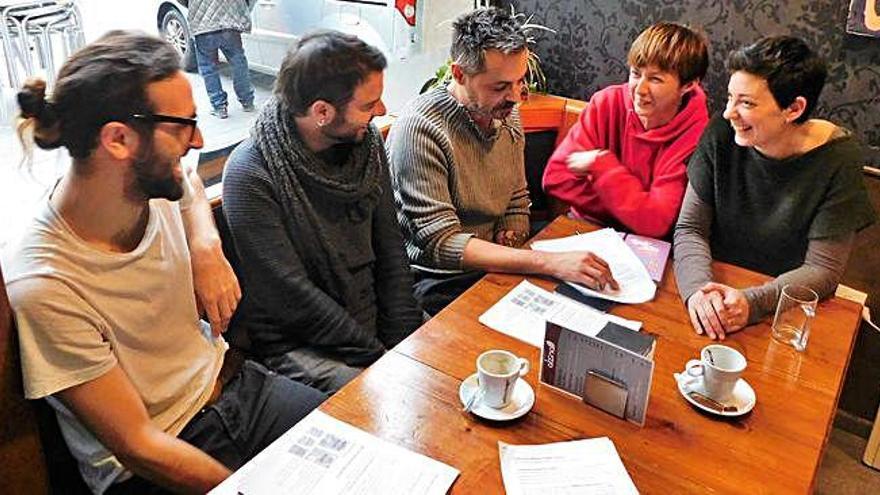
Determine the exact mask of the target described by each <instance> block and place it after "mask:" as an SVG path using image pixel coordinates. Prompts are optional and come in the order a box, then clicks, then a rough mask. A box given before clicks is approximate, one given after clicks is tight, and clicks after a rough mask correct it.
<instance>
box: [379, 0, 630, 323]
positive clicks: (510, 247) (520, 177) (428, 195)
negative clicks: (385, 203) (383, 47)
mask: <svg viewBox="0 0 880 495" xmlns="http://www.w3.org/2000/svg"><path fill="white" fill-rule="evenodd" d="M530 40H531V38H530V36H529V29H528V27H527V26H525V25H524V24H523V18H522V16H519V15H513V14H511V13H510V12H508V11H505V10H500V9H496V8H481V9H476V10H474V11H472V12H468V13H466V14H463V15H461V16H460V17H459V18H457V19H456V20H455V22H454V23H453V36H452V47H451V53H450V55H451V58H452V66H451V71H452V76H453V78H452V81H451V82H450V83H449V85H448V86H445V87H440V88H437V89H434V90H432V91H429V92H427V93H425V94H423V95H421V96H419V97H418V98H416V99H415V100H414V101H412V102H411V103H410V104H409V105H408V106H407V108H406V109H405V110H404V111H403V112H402V113H401V115H400V117H399V118H398V119H397V121H396V122H395V123H394V125H393V126H392V127H391V131H390V133H389V135H388V146H389V159H390V162H391V170H392V174H391V177H392V183H393V185H394V199H395V202H396V204H397V207H398V220H399V222H400V225H401V228H402V230H403V235H404V238H405V240H406V251H407V254H408V256H409V259H410V262H411V263H412V265H413V268H414V273H415V276H416V283H415V292H416V296H417V297H418V298H420V300H421V303H422V306H423V308H424V309H425V310H426V311H427V312H428V313H431V314H434V313H436V312H437V311H439V310H440V309H441V308H443V307H444V306H445V305H446V304H448V303H449V302H451V301H452V300H453V299H454V298H456V297H457V296H458V295H459V294H461V293H462V292H463V291H464V290H466V289H467V288H468V287H469V286H470V285H471V284H473V283H474V282H476V281H477V280H478V279H479V277H480V276H481V275H482V274H483V273H484V272H486V271H494V272H507V273H535V274H542V275H550V276H553V277H556V278H559V279H562V280H569V281H573V282H577V283H581V284H584V285H587V286H589V287H591V288H594V289H599V290H602V289H603V288H606V287H607V288H610V289H612V290H614V289H617V288H618V287H617V282H616V281H615V280H614V278H613V277H612V275H611V270H610V269H609V267H608V264H607V263H606V262H605V261H604V260H602V259H601V258H599V257H598V256H596V255H595V254H593V253H590V252H585V251H581V252H567V253H545V252H540V251H531V250H526V249H518V248H519V247H520V246H521V245H522V244H523V243H524V242H525V241H526V239H527V238H528V234H529V194H528V190H527V189H526V178H525V168H524V159H525V158H524V156H523V150H524V146H525V139H524V135H523V130H522V125H521V123H520V120H519V112H518V110H517V108H516V106H517V104H518V103H520V102H521V101H523V100H524V98H525V97H526V96H527V93H528V87H527V83H526V79H525V78H526V73H527V71H528V58H529V47H528V45H529V42H530Z"/></svg>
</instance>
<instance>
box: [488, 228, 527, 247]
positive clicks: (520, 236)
mask: <svg viewBox="0 0 880 495" xmlns="http://www.w3.org/2000/svg"><path fill="white" fill-rule="evenodd" d="M528 238H529V234H528V232H518V231H516V230H499V231H498V232H495V244H500V245H502V246H507V247H520V246H522V245H523V244H525V242H526V241H527V240H528Z"/></svg>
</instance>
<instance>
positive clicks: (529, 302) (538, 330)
mask: <svg viewBox="0 0 880 495" xmlns="http://www.w3.org/2000/svg"><path fill="white" fill-rule="evenodd" d="M548 321H550V322H551V323H555V324H557V325H560V326H563V327H565V328H568V329H571V330H574V331H576V332H580V333H583V334H586V335H590V336H596V335H597V334H598V333H599V332H600V331H601V330H602V329H603V328H604V327H605V325H606V324H607V323H608V322H613V323H616V324H618V325H621V326H624V327H626V328H630V329H632V330H639V329H640V328H641V326H642V324H641V323H640V322H637V321H632V320H627V319H624V318H621V317H619V316H614V315H609V314H606V313H602V312H600V311H598V310H596V309H593V308H591V307H589V306H586V305H584V304H581V303H579V302H575V301H573V300H571V299H569V298H567V297H565V296H561V295H559V294H556V293H553V292H549V291H546V290H544V289H542V288H540V287H538V286H537V285H535V284H532V283H531V282H529V281H528V280H523V281H522V282H520V283H519V285H517V286H516V287H514V288H513V289H512V290H511V291H510V292H508V293H507V294H506V295H505V296H504V297H503V298H501V300H500V301H498V302H497V303H495V304H494V305H493V306H492V307H491V308H489V309H488V310H487V311H486V312H485V313H483V314H482V315H480V323H482V324H483V325H486V326H487V327H489V328H491V329H493V330H497V331H499V332H501V333H504V334H507V335H510V336H511V337H513V338H516V339H519V340H522V341H523V342H525V343H527V344H531V345H533V346H535V347H538V348H541V347H543V346H544V330H545V329H546V328H547V322H548Z"/></svg>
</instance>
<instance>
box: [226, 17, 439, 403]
mask: <svg viewBox="0 0 880 495" xmlns="http://www.w3.org/2000/svg"><path fill="white" fill-rule="evenodd" d="M385 67H386V61H385V57H384V56H383V55H382V53H381V52H380V51H379V50H377V49H376V48H373V47H371V46H369V45H367V44H366V43H364V42H363V41H361V40H360V39H358V38H356V37H354V36H349V35H345V34H342V33H339V32H334V31H322V32H317V33H313V34H310V35H307V36H305V37H303V38H302V39H301V40H300V41H299V42H298V43H297V44H296V45H295V46H294V47H293V48H292V49H291V51H290V52H289V53H288V54H287V57H286V58H285V60H284V62H283V63H282V65H281V70H280V72H279V75H278V80H277V82H276V84H275V90H274V95H273V97H272V98H271V99H270V100H269V101H268V102H267V103H266V105H265V106H264V107H263V109H262V110H261V112H260V115H259V117H258V118H257V122H256V124H255V125H254V128H253V130H252V133H251V137H250V138H248V139H247V140H245V141H244V142H242V143H241V144H240V145H239V146H238V147H237V148H236V149H235V151H233V153H232V155H231V156H230V158H229V161H228V162H227V165H226V171H225V173H224V179H223V209H224V212H225V215H226V218H227V220H228V222H229V227H230V230H231V232H232V237H233V240H234V243H235V247H236V249H237V250H238V254H239V256H240V263H239V278H240V279H241V280H242V282H243V284H242V286H243V287H242V288H243V292H244V294H245V296H244V300H243V302H242V304H241V306H240V307H239V311H238V313H236V316H235V318H234V319H233V321H232V324H231V325H232V328H233V331H235V329H236V328H237V329H241V330H246V331H247V333H248V336H249V337H250V340H251V342H252V345H253V350H254V352H255V353H256V354H257V355H258V357H259V358H261V359H262V361H263V362H264V363H265V364H266V365H268V366H269V367H270V368H273V369H275V370H276V371H278V372H279V373H281V374H283V375H286V376H289V377H291V378H293V379H295V380H299V381H302V382H304V383H306V384H309V385H312V386H314V387H316V388H319V389H321V390H323V391H327V392H334V391H336V390H337V389H339V388H340V387H341V386H342V385H344V384H345V383H346V382H348V381H349V380H351V379H352V378H354V377H355V376H356V375H357V374H358V373H359V372H360V371H361V370H362V369H363V367H365V366H367V365H369V364H370V363H372V362H373V361H375V360H376V359H378V358H379V357H380V356H381V355H382V353H383V352H385V350H387V349H390V348H391V347H393V346H394V345H396V344H397V343H398V342H400V341H401V340H403V338H405V337H406V336H407V335H409V334H410V333H411V332H412V331H413V330H415V328H416V327H418V326H419V325H420V324H421V321H422V317H421V311H420V310H419V309H418V307H417V305H416V302H415V299H414V297H413V295H412V288H411V283H412V281H411V278H410V275H409V267H408V264H407V261H406V257H405V254H404V251H403V239H402V237H401V234H400V228H399V226H398V223H397V219H396V216H395V215H396V213H395V209H394V203H393V196H392V194H393V193H392V189H391V182H390V178H389V175H388V164H387V161H386V156H385V149H384V143H383V141H382V136H381V135H380V133H379V131H378V130H377V129H376V127H375V126H374V125H372V124H371V123H370V121H371V120H372V118H373V117H375V116H377V115H383V114H384V113H385V106H384V105H383V103H382V99H381V97H382V87H383V71H384V69H385Z"/></svg>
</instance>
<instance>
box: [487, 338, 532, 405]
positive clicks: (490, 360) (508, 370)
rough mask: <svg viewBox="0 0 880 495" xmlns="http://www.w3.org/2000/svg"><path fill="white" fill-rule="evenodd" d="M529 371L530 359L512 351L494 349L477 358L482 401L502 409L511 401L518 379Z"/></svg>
mask: <svg viewBox="0 0 880 495" xmlns="http://www.w3.org/2000/svg"><path fill="white" fill-rule="evenodd" d="M528 372H529V361H528V360H527V359H524V358H521V357H517V356H516V355H515V354H513V353H512V352H510V351H504V350H501V349H493V350H491V351H486V352H484V353H482V354H480V357H478V358H477V381H478V383H479V385H480V388H479V392H478V393H479V394H480V396H481V397H480V402H482V403H483V404H485V405H487V406H489V407H494V408H496V409H500V408H502V407H505V406H506V405H507V404H509V403H510V399H511V396H512V395H513V389H514V387H515V386H516V382H517V380H519V379H520V377H522V376H525V374H526V373H528Z"/></svg>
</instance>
